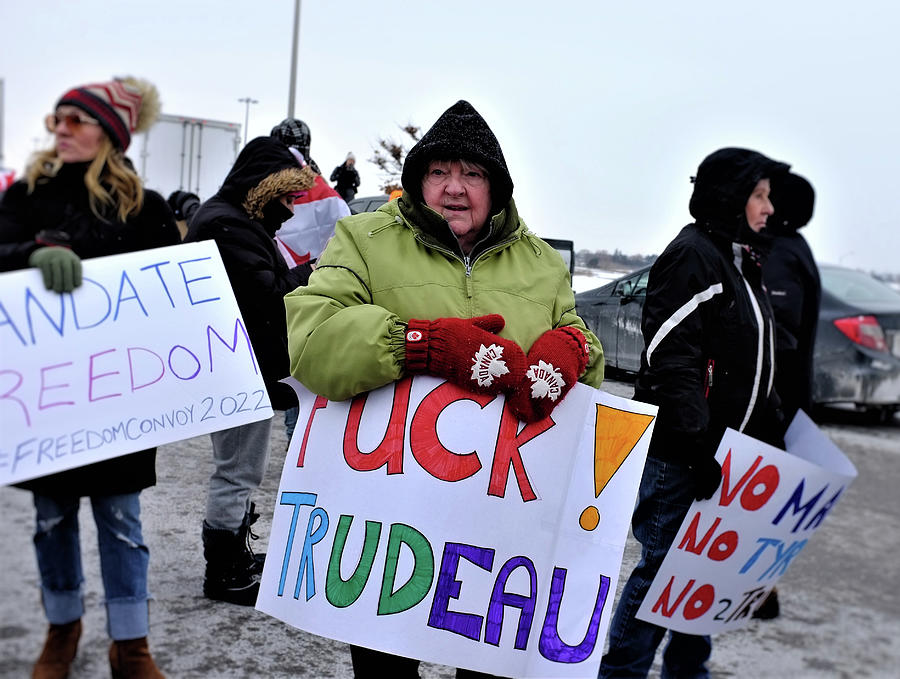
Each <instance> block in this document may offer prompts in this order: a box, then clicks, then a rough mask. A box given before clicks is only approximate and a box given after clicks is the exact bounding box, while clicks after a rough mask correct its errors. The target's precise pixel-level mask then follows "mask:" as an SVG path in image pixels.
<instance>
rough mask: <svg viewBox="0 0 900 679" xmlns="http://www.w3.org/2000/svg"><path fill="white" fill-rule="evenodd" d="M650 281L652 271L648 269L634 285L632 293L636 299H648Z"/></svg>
mask: <svg viewBox="0 0 900 679" xmlns="http://www.w3.org/2000/svg"><path fill="white" fill-rule="evenodd" d="M649 280H650V269H647V270H646V271H645V272H644V273H642V274H641V275H640V276H639V277H638V279H637V282H636V283H635V285H634V290H633V291H632V293H631V294H632V295H634V296H635V297H646V296H647V282H648V281H649Z"/></svg>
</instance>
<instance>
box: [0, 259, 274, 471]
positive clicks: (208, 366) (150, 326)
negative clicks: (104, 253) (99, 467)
mask: <svg viewBox="0 0 900 679" xmlns="http://www.w3.org/2000/svg"><path fill="white" fill-rule="evenodd" d="M83 266H84V283H83V284H82V285H81V286H80V287H79V288H77V289H76V290H75V291H74V292H73V293H71V294H62V295H59V294H56V293H54V292H52V291H48V290H45V289H44V284H43V282H42V279H41V274H40V272H39V271H38V270H37V269H25V270H22V271H15V272H11V273H5V274H2V275H0V485H5V484H9V483H15V482H18V481H23V480H27V479H30V478H34V477H37V476H44V475H46V474H50V473H55V472H59V471H63V470H65V469H70V468H72V467H79V466H82V465H85V464H89V463H92V462H97V461H99V460H103V459H107V458H111V457H116V456H118V455H123V454H125V453H130V452H134V451H137V450H143V449H146V448H152V447H154V446H159V445H162V444H164V443H169V442H171V441H178V440H181V439H185V438H189V437H192V436H197V435H199V434H206V433H209V432H211V431H216V430H220V429H226V428H229V427H234V426H237V425H239V424H246V423H247V422H253V421H255V420H260V419H263V418H266V417H271V416H272V409H271V407H270V405H269V399H268V395H267V394H266V389H265V386H264V384H263V380H262V376H261V375H260V373H259V367H258V364H257V362H256V358H255V356H254V354H253V351H252V347H251V345H250V339H249V336H248V335H247V331H246V329H245V327H244V323H243V321H242V320H241V316H240V312H239V311H238V307H237V303H236V302H235V300H234V294H233V293H232V291H231V286H230V284H229V282H228V276H227V275H226V273H225V268H224V267H223V265H222V260H221V258H220V257H219V251H218V249H217V248H216V245H215V243H214V242H212V241H206V242H202V243H190V244H184V245H174V246H170V247H165V248H157V249H154V250H144V251H141V252H133V253H129V254H124V255H116V256H112V257H99V258H96V259H87V260H85V261H84V263H83Z"/></svg>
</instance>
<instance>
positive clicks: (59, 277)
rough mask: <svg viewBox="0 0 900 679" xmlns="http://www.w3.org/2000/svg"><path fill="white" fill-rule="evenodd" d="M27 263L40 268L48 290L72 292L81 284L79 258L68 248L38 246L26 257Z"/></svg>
mask: <svg viewBox="0 0 900 679" xmlns="http://www.w3.org/2000/svg"><path fill="white" fill-rule="evenodd" d="M28 264H29V265H31V266H36V267H37V268H39V269H40V270H41V273H42V274H43V275H44V287H46V288H47V289H48V290H53V291H54V292H72V290H74V289H75V288H77V287H78V286H79V285H81V260H80V259H79V258H78V255H76V254H75V253H74V252H72V251H71V250H69V248H63V247H57V246H53V245H50V246H47V247H43V248H38V249H37V250H35V251H34V252H32V253H31V255H30V256H29V257H28Z"/></svg>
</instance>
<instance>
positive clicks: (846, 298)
mask: <svg viewBox="0 0 900 679" xmlns="http://www.w3.org/2000/svg"><path fill="white" fill-rule="evenodd" d="M820 275H821V277H822V287H823V288H825V290H827V291H828V292H830V293H831V294H832V295H834V296H835V297H837V298H838V299H839V300H841V301H842V302H844V303H846V304H853V305H864V304H872V303H879V304H880V303H893V304H897V303H900V293H897V292H894V290H892V289H891V288H889V287H888V286H887V285H885V284H884V283H882V282H881V281H879V280H876V279H874V278H872V277H871V276H870V275H869V274H867V273H863V272H862V271H853V270H851V269H828V268H822V270H821V271H820Z"/></svg>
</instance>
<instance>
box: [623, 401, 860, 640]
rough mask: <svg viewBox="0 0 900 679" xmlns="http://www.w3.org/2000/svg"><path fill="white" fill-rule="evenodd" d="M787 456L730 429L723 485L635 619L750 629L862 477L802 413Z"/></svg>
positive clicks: (694, 511) (694, 516) (688, 525)
mask: <svg viewBox="0 0 900 679" xmlns="http://www.w3.org/2000/svg"><path fill="white" fill-rule="evenodd" d="M785 442H786V444H787V452H785V451H783V450H779V449H777V448H773V447H771V446H768V445H766V444H765V443H761V442H760V441H757V440H756V439H753V438H750V437H749V436H745V435H743V434H740V433H738V432H736V431H734V430H732V429H729V430H727V431H726V432H725V436H723V437H722V442H721V443H720V444H719V449H718V451H717V453H716V459H717V460H718V461H719V462H720V463H721V464H722V483H721V485H720V486H719V489H718V491H716V494H715V495H714V496H713V497H712V498H711V499H709V500H703V501H700V502H694V504H693V505H692V506H691V508H690V509H689V510H688V513H687V516H686V517H685V520H684V522H683V523H682V525H681V528H680V530H679V531H678V535H677V536H676V537H675V541H674V542H673V543H672V547H671V548H670V549H669V552H668V553H667V554H666V558H665V559H664V560H663V563H662V566H661V567H660V569H659V572H658V573H657V576H656V578H655V579H654V580H653V583H652V585H651V586H650V590H649V591H648V592H647V596H646V597H645V598H644V601H643V603H642V604H641V608H640V609H639V610H638V613H637V617H638V618H640V619H641V620H646V621H647V622H652V623H654V624H656V625H659V626H661V627H667V628H669V629H672V630H676V631H679V632H686V633H688V634H714V633H716V632H722V631H724V630H729V629H736V628H739V627H743V626H745V625H746V624H747V623H748V622H749V620H750V617H751V613H752V612H753V609H754V608H755V607H756V606H757V605H759V604H760V603H761V602H762V600H763V599H764V598H765V596H766V594H768V593H769V591H770V590H771V589H772V587H773V586H774V585H775V583H776V582H778V580H779V579H780V578H781V577H782V576H783V575H784V573H785V571H786V570H787V568H788V566H789V565H790V564H791V563H792V562H793V561H794V559H795V558H796V557H797V555H798V554H799V553H800V552H801V551H802V549H803V548H804V547H805V546H806V544H807V542H808V541H809V539H810V538H811V537H812V535H813V533H815V532H816V530H818V528H819V526H821V524H822V521H824V519H825V517H826V516H828V514H829V513H830V512H831V510H832V509H834V506H835V505H836V504H837V502H838V500H839V499H840V497H841V495H842V494H843V492H844V490H846V488H847V486H849V485H850V483H851V482H852V481H853V479H854V478H856V469H855V467H854V466H853V464H852V463H851V462H850V460H848V459H847V457H846V456H845V455H844V453H842V452H841V451H840V449H838V447H837V446H835V445H834V443H832V442H831V440H830V439H829V438H828V437H827V436H825V434H823V433H822V432H821V431H820V430H819V429H818V428H817V427H816V426H815V424H813V422H812V421H811V420H810V419H809V417H807V416H806V415H805V414H804V413H803V412H802V411H801V412H798V413H797V416H796V417H795V418H794V421H793V422H792V423H791V426H790V428H789V429H788V432H787V435H786V436H785Z"/></svg>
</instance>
